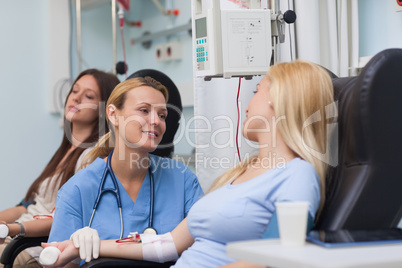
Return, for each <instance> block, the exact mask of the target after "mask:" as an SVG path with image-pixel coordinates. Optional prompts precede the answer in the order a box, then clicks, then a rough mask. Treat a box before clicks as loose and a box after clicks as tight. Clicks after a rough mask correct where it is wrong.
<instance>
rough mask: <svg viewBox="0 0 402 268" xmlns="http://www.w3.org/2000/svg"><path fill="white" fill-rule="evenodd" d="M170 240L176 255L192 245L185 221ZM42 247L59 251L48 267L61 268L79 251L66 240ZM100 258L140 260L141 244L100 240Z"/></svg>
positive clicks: (77, 254) (185, 220) (44, 244)
mask: <svg viewBox="0 0 402 268" xmlns="http://www.w3.org/2000/svg"><path fill="white" fill-rule="evenodd" d="M171 234H172V238H173V241H174V243H175V246H176V250H177V253H178V255H180V254H181V253H182V252H183V251H184V250H186V249H187V248H188V247H190V246H191V245H192V243H193V242H194V240H193V238H192V237H191V235H190V233H189V232H188V229H187V219H184V220H183V221H182V222H181V223H180V224H179V225H178V226H177V227H176V228H175V229H174V230H173V231H172V232H171ZM42 246H43V247H50V246H53V247H57V248H58V249H59V250H60V251H61V255H60V256H59V259H58V260H57V262H56V263H55V264H54V266H50V267H58V266H63V265H66V264H68V263H69V262H71V261H72V260H74V259H76V258H78V257H79V250H78V248H76V247H75V246H74V244H73V241H71V240H66V241H63V242H59V243H43V244H42ZM99 256H100V257H113V258H124V259H135V260H142V259H143V257H142V244H141V243H116V240H102V241H101V242H100V248H99Z"/></svg>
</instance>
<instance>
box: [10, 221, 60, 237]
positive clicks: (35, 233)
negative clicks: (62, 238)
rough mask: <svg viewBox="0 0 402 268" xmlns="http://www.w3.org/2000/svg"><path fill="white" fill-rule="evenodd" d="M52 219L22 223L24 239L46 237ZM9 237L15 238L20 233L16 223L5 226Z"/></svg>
mask: <svg viewBox="0 0 402 268" xmlns="http://www.w3.org/2000/svg"><path fill="white" fill-rule="evenodd" d="M52 222H53V219H39V220H32V221H26V222H23V223H22V225H24V228H25V237H40V236H48V235H49V233H50V228H51V227H52ZM7 226H8V229H9V233H8V235H9V236H15V235H17V234H19V233H20V231H21V228H20V226H19V225H18V224H17V223H9V224H7Z"/></svg>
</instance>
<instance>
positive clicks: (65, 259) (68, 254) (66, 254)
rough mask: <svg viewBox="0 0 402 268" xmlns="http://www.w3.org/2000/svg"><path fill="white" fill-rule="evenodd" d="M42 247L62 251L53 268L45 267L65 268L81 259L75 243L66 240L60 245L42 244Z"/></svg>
mask: <svg viewBox="0 0 402 268" xmlns="http://www.w3.org/2000/svg"><path fill="white" fill-rule="evenodd" d="M42 247H43V248H46V247H56V248H58V249H59V250H60V251H61V254H60V255H59V258H58V259H57V261H56V263H55V264H54V265H52V266H45V267H60V266H64V265H66V264H68V263H70V262H71V261H73V260H75V259H77V258H78V257H79V252H78V249H77V248H76V247H75V246H74V244H73V241H71V240H66V241H63V242H58V243H42Z"/></svg>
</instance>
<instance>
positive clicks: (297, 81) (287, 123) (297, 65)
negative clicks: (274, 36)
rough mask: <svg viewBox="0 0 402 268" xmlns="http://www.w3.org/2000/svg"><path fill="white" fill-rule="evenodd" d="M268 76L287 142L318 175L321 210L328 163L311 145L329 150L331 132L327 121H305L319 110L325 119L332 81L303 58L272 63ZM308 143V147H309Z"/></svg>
mask: <svg viewBox="0 0 402 268" xmlns="http://www.w3.org/2000/svg"><path fill="white" fill-rule="evenodd" d="M267 77H268V78H269V80H270V82H271V84H270V95H271V99H272V100H271V101H272V104H273V109H274V111H275V115H276V117H277V118H279V117H280V116H286V120H279V121H278V124H277V130H278V131H279V133H280V134H281V136H282V138H283V140H284V142H285V143H286V145H287V146H288V147H289V148H290V149H291V150H292V151H293V152H294V153H295V154H296V155H298V156H299V157H300V158H302V159H304V160H306V161H307V162H309V163H310V164H311V165H312V166H313V167H314V168H315V170H316V172H317V174H318V176H319V179H320V195H321V200H320V206H319V210H318V211H319V212H320V211H321V209H322V207H323V205H324V201H325V177H326V172H327V169H328V164H327V163H326V162H324V161H323V160H321V159H318V158H316V157H315V156H314V155H313V154H312V153H311V148H312V149H313V150H315V151H318V152H325V149H327V150H328V149H329V148H325V147H326V142H327V138H328V136H329V135H327V127H326V121H325V120H319V121H317V122H314V123H313V124H310V125H308V127H305V126H304V125H303V124H304V123H305V122H308V121H309V118H310V116H312V115H313V114H314V113H316V112H317V111H318V112H321V114H320V115H321V118H325V116H323V114H322V113H323V112H324V110H325V107H326V106H327V105H329V104H332V103H333V102H334V97H333V86H332V80H331V78H330V76H329V74H328V72H327V71H326V70H325V69H324V68H322V67H320V66H318V65H316V64H314V63H310V62H306V61H302V60H296V61H294V62H288V63H279V64H277V65H275V66H272V67H271V68H270V69H269V71H268V73H267ZM267 105H268V104H267ZM303 127H304V128H303ZM328 134H330V133H328ZM306 145H307V146H308V147H309V148H306V147H307V146H306ZM256 159H257V157H256V156H255V157H252V158H250V159H248V160H246V161H244V162H242V163H240V164H239V165H237V166H235V167H234V168H232V169H231V170H229V171H227V172H226V173H224V174H223V175H222V176H221V177H219V178H218V179H217V180H216V181H215V183H214V184H213V185H212V187H211V189H210V190H209V191H208V192H211V191H213V190H215V189H217V188H219V187H221V186H223V185H225V184H227V183H228V182H230V181H231V180H232V179H234V178H236V177H238V176H239V175H241V174H243V173H244V172H245V171H246V169H247V167H248V166H249V164H250V163H253V162H254V161H255V160H256Z"/></svg>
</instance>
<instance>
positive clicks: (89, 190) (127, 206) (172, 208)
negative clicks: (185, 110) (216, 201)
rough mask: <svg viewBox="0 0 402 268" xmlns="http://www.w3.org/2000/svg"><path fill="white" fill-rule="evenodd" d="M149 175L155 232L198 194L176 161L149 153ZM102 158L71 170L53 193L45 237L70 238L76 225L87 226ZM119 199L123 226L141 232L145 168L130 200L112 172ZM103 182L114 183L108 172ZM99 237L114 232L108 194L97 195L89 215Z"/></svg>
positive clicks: (146, 205) (172, 222)
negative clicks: (54, 198) (73, 172)
mask: <svg viewBox="0 0 402 268" xmlns="http://www.w3.org/2000/svg"><path fill="white" fill-rule="evenodd" d="M150 157H151V161H152V170H153V176H154V192H155V194H154V216H153V217H154V219H153V221H154V222H153V227H154V228H155V229H156V230H157V232H158V233H159V234H163V233H167V232H170V231H172V230H173V229H174V228H175V227H176V226H177V225H178V224H179V223H180V222H181V221H182V220H183V219H184V218H185V217H186V216H187V213H188V211H189V210H190V208H191V206H192V205H193V204H194V203H195V202H196V201H197V200H198V199H199V198H201V196H202V195H203V191H202V189H201V187H200V185H199V183H198V179H197V177H196V176H195V175H194V174H193V173H192V172H191V170H190V169H189V168H188V167H187V166H186V165H184V164H183V163H181V162H178V161H176V160H172V159H169V158H161V157H159V156H154V155H150ZM105 168H106V162H105V161H104V160H103V159H101V158H97V159H96V160H95V161H94V162H93V163H92V164H91V165H89V166H88V167H87V168H85V169H83V170H81V171H79V172H78V173H77V174H76V175H74V176H73V177H72V178H71V179H70V180H69V181H68V182H67V183H66V184H64V186H63V187H62V188H61V189H60V190H59V192H58V194H57V202H56V210H55V215H54V220H53V224H52V229H51V231H50V236H49V242H56V241H57V242H58V241H63V240H67V239H70V236H71V234H72V233H74V232H75V231H76V230H78V229H80V228H83V227H85V226H88V224H89V220H90V218H91V214H92V211H93V206H94V204H95V201H96V198H97V195H98V190H99V185H100V182H101V179H102V176H103V172H104V170H105ZM117 183H118V187H119V189H120V196H121V202H122V214H123V224H124V232H123V237H127V236H128V235H129V233H130V232H139V233H142V232H143V231H144V229H145V228H146V227H148V222H149V212H150V188H151V187H150V178H149V172H148V173H147V175H146V177H145V179H144V182H143V183H142V186H141V188H140V191H139V193H138V196H137V199H136V202H135V203H134V202H133V200H132V199H131V197H130V196H129V195H128V193H127V192H126V190H125V189H124V187H123V185H122V184H121V183H120V181H119V180H118V178H117ZM105 188H114V186H113V182H112V179H111V177H110V175H109V174H108V177H107V179H106V183H105V187H104V189H105ZM91 227H92V228H94V229H96V230H97V231H98V233H99V237H100V239H102V240H103V239H118V238H119V237H120V232H121V230H120V214H119V209H118V206H117V200H116V197H115V195H114V194H112V193H105V194H103V195H102V198H101V201H100V204H99V205H98V208H97V210H96V212H95V216H94V219H93V221H92V225H91Z"/></svg>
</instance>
